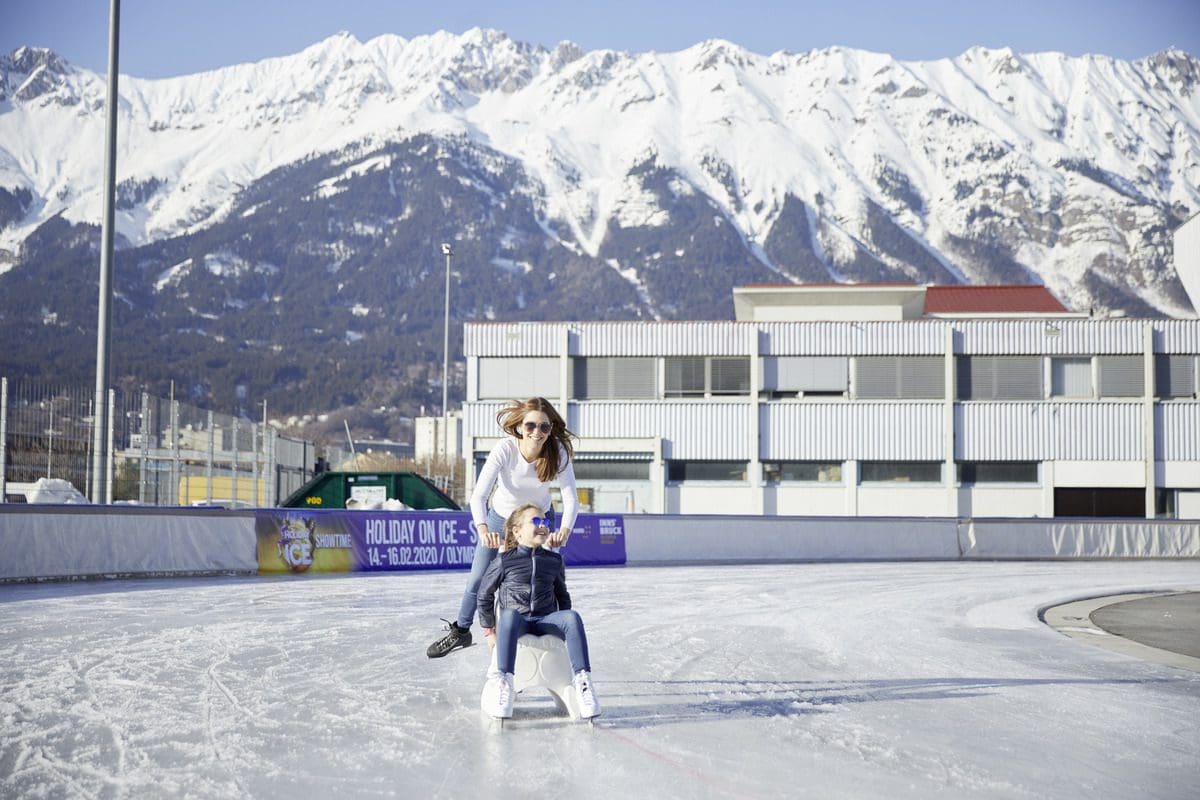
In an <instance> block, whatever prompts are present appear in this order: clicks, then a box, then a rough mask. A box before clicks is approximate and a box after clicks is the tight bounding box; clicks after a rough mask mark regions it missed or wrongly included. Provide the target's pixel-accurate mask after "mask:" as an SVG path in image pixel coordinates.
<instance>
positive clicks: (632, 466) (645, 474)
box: [574, 460, 650, 481]
mask: <svg viewBox="0 0 1200 800" xmlns="http://www.w3.org/2000/svg"><path fill="white" fill-rule="evenodd" d="M574 468H575V480H576V481H646V480H650V462H648V461H579V460H576V461H575V463H574Z"/></svg>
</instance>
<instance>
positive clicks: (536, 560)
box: [479, 545, 571, 628]
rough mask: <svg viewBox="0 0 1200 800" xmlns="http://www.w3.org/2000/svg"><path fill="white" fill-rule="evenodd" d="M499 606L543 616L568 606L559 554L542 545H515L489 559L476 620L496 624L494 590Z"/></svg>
mask: <svg viewBox="0 0 1200 800" xmlns="http://www.w3.org/2000/svg"><path fill="white" fill-rule="evenodd" d="M497 591H499V593H500V608H514V609H516V610H517V611H519V612H521V614H523V615H525V616H529V617H544V616H546V615H547V614H552V613H553V612H555V611H559V610H566V609H568V608H570V607H571V595H570V593H568V592H567V571H566V568H565V567H563V560H562V556H560V555H559V554H558V553H556V552H554V551H553V550H547V549H546V548H544V547H537V548H533V549H530V548H528V547H525V546H523V545H518V546H517V548H516V549H515V550H507V551H505V552H503V553H501V554H500V555H499V556H497V557H496V558H494V559H493V560H492V563H491V564H490V565H488V568H487V572H485V573H483V581H482V583H480V584H479V624H480V625H482V626H483V627H485V628H494V627H496V592H497Z"/></svg>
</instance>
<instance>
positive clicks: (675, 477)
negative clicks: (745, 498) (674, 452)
mask: <svg viewBox="0 0 1200 800" xmlns="http://www.w3.org/2000/svg"><path fill="white" fill-rule="evenodd" d="M667 480H668V481H670V482H671V483H682V482H684V481H745V480H746V462H745V461H668V462H667Z"/></svg>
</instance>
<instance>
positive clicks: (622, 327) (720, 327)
mask: <svg viewBox="0 0 1200 800" xmlns="http://www.w3.org/2000/svg"><path fill="white" fill-rule="evenodd" d="M757 336H758V328H757V327H756V326H755V325H754V324H753V323H746V322H594V323H583V322H577V323H573V324H572V325H571V355H573V356H688V355H696V356H736V355H749V354H750V352H751V348H752V346H753V345H754V342H755V339H756V338H757Z"/></svg>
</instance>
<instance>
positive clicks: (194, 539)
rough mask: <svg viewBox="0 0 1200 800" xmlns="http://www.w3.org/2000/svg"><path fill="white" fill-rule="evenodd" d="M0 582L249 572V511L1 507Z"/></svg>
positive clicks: (254, 565)
mask: <svg viewBox="0 0 1200 800" xmlns="http://www.w3.org/2000/svg"><path fill="white" fill-rule="evenodd" d="M0 554H3V555H0V581H13V580H18V581H20V580H55V579H73V578H106V577H139V576H160V577H165V576H172V575H210V574H242V573H246V574H251V573H255V572H257V571H258V555H257V553H256V552H255V537H254V513H253V512H249V513H248V512H243V511H213V510H210V509H204V510H199V509H188V508H133V507H128V506H94V507H93V506H82V505H70V506H40V505H39V506H30V505H21V504H10V505H0Z"/></svg>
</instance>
